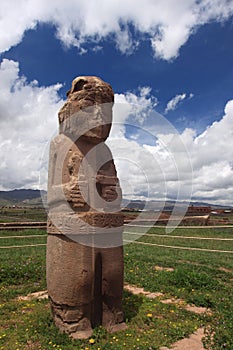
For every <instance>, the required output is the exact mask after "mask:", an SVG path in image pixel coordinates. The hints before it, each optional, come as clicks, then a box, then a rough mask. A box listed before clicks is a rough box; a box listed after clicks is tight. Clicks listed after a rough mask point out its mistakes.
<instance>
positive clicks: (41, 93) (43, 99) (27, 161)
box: [0, 59, 62, 189]
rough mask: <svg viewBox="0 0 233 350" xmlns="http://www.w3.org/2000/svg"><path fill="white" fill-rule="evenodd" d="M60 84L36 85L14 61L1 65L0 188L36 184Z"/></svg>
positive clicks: (53, 126) (53, 127)
mask: <svg viewBox="0 0 233 350" xmlns="http://www.w3.org/2000/svg"><path fill="white" fill-rule="evenodd" d="M60 88H61V85H60V84H56V85H53V86H50V87H39V85H38V82H37V81H33V82H27V81H26V79H25V77H22V76H20V74H19V64H18V63H17V62H14V61H11V60H7V59H4V60H3V61H2V62H1V65H0V90H1V94H0V130H1V134H0V147H1V154H0V173H1V188H2V189H11V188H21V187H24V188H25V187H29V188H38V185H39V173H40V161H41V155H42V152H43V149H44V146H45V143H46V142H47V141H48V140H49V139H50V137H51V135H52V134H54V132H56V126H57V111H58V109H59V107H60V106H61V103H62V101H61V100H60V98H59V96H58V91H59V89H60Z"/></svg>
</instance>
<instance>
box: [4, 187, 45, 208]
mask: <svg viewBox="0 0 233 350" xmlns="http://www.w3.org/2000/svg"><path fill="white" fill-rule="evenodd" d="M41 194H42V195H44V194H46V191H40V190H30V189H21V190H12V191H0V205H1V206H8V205H27V206H28V205H29V206H42V199H41Z"/></svg>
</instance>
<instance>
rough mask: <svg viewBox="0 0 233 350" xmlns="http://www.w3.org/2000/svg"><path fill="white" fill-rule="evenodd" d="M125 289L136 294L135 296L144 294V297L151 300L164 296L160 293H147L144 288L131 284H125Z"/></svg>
mask: <svg viewBox="0 0 233 350" xmlns="http://www.w3.org/2000/svg"><path fill="white" fill-rule="evenodd" d="M124 289H125V290H127V291H128V292H130V293H132V294H134V295H139V294H142V295H145V296H146V297H148V298H151V299H153V298H157V297H160V296H163V293H160V292H156V293H151V292H146V291H145V290H144V289H143V288H140V287H136V286H132V285H130V284H125V285H124Z"/></svg>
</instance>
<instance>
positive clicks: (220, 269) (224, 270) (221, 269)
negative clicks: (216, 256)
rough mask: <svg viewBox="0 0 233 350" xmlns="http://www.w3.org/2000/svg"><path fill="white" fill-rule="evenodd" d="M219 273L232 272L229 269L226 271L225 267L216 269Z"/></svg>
mask: <svg viewBox="0 0 233 350" xmlns="http://www.w3.org/2000/svg"><path fill="white" fill-rule="evenodd" d="M218 270H219V271H223V272H227V273H232V272H233V271H232V270H230V269H226V268H225V267H219V268H218Z"/></svg>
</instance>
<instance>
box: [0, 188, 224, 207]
mask: <svg viewBox="0 0 233 350" xmlns="http://www.w3.org/2000/svg"><path fill="white" fill-rule="evenodd" d="M41 195H46V191H40V190H31V189H20V190H12V191H0V206H12V205H20V206H24V205H25V206H42V205H43V203H42V199H41ZM145 204H147V209H151V210H161V209H162V208H163V209H165V210H172V209H173V207H174V205H175V204H176V206H177V207H180V208H181V209H182V208H183V207H187V205H193V206H211V207H212V208H229V206H222V205H217V204H216V205H213V204H209V203H205V202H190V203H187V202H185V201H184V202H175V201H166V203H165V204H164V203H163V202H162V201H156V200H152V201H149V202H148V203H146V201H141V200H131V201H129V200H127V199H123V200H122V206H123V207H127V208H131V209H139V210H143V209H144V207H145Z"/></svg>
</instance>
